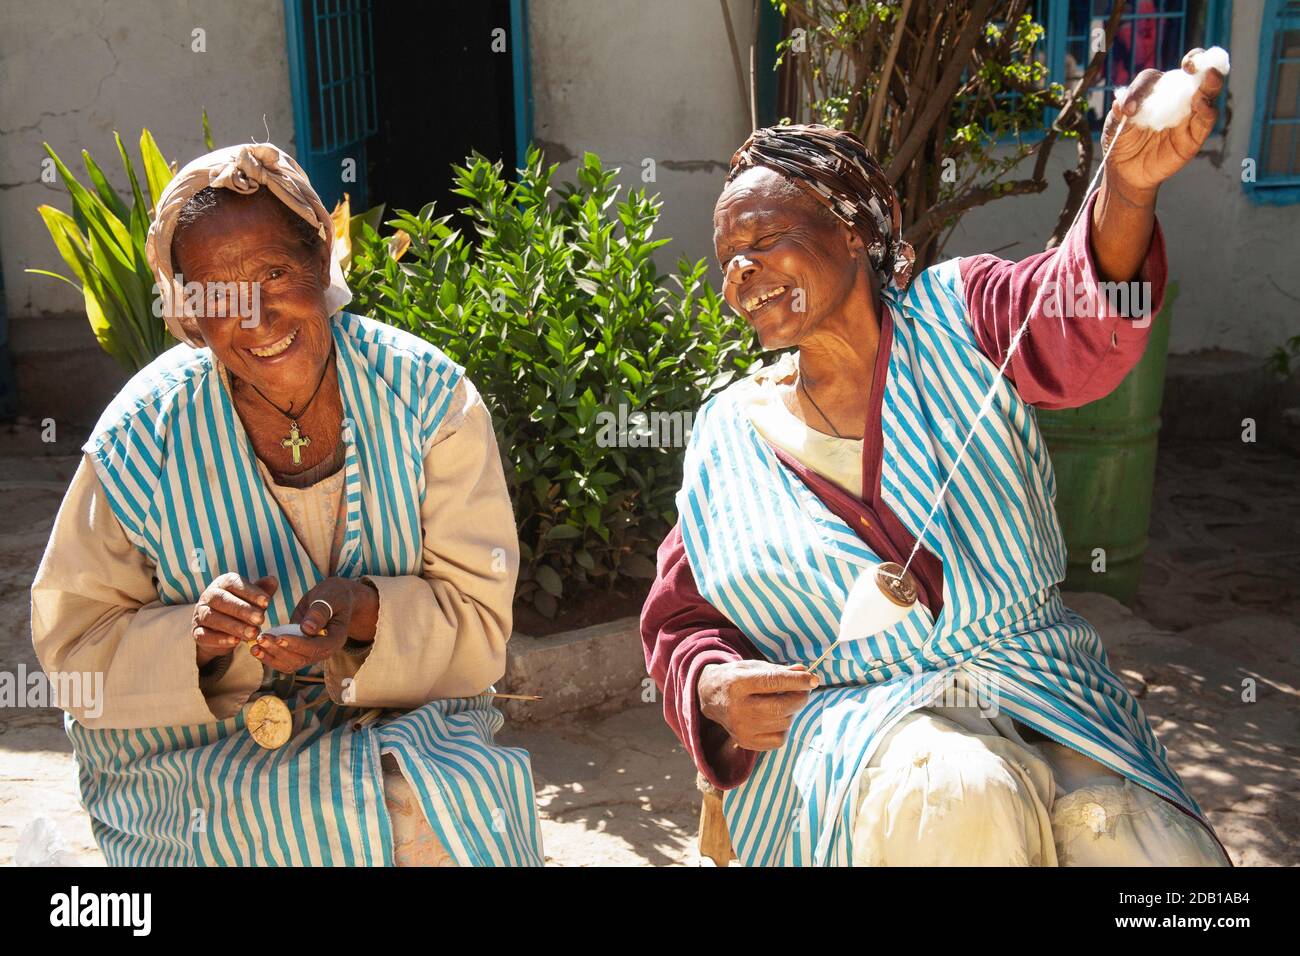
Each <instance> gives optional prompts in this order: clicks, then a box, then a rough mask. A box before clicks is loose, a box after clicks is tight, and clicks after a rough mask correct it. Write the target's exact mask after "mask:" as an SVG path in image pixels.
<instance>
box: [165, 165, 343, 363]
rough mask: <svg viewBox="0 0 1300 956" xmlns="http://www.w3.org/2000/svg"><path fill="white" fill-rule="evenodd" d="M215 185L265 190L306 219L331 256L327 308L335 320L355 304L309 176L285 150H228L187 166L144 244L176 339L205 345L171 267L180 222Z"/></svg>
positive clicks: (242, 190)
mask: <svg viewBox="0 0 1300 956" xmlns="http://www.w3.org/2000/svg"><path fill="white" fill-rule="evenodd" d="M208 186H212V187H213V188H216V189H231V190H234V191H235V192H237V193H242V194H244V195H249V194H251V193H255V192H257V191H258V190H259V189H261V188H262V187H263V186H265V187H266V188H267V189H269V190H271V192H272V194H273V195H274V196H275V198H276V199H278V200H280V202H282V203H284V205H285V206H287V207H288V208H289V210H290V211H292V212H293V213H295V214H296V215H299V216H301V217H302V218H303V219H305V220H307V222H308V223H310V224H311V225H312V226H314V227H315V229H316V234H317V235H318V236H320V238H321V240H322V241H323V242H324V243H325V252H326V255H328V256H329V263H330V284H329V288H327V289H326V290H325V308H326V310H327V311H328V313H329V314H330V315H333V314H334V313H335V312H337V311H338V310H339V309H341V308H343V307H344V306H345V305H347V304H348V303H349V302H351V301H352V292H351V290H349V289H348V284H347V282H346V281H344V279H343V270H342V268H341V267H340V266H339V263H338V262H337V261H336V260H335V258H334V224H333V222H332V221H331V220H330V216H329V212H328V211H327V210H326V209H325V206H324V205H323V204H322V203H321V201H320V197H319V196H318V195H316V190H314V189H312V188H311V183H310V182H309V181H308V180H307V174H306V173H304V172H303V171H302V167H301V166H299V165H298V164H297V163H295V162H294V161H293V159H292V158H291V157H290V156H289V154H288V153H286V152H285V151H284V150H282V149H280V147H278V146H273V145H272V144H271V143H246V144H244V145H243V146H226V147H224V148H223V149H218V150H215V151H213V152H211V153H208V154H206V155H204V156H200V157H199V158H198V159H196V160H194V161H193V162H190V163H188V164H187V165H186V166H185V168H184V169H182V170H181V171H180V172H179V173H177V174H176V175H175V176H174V177H173V178H172V181H171V182H170V183H168V184H167V188H166V189H164V190H163V194H162V195H161V196H159V197H158V206H157V209H156V210H155V211H154V219H153V224H152V225H150V226H149V236H148V238H147V239H146V240H145V259H146V260H148V262H149V268H150V269H151V270H152V271H153V275H154V278H155V279H156V280H157V281H158V286H159V288H160V289H161V290H162V309H163V319H164V320H166V322H167V328H168V330H169V331H170V332H171V334H172V335H173V336H175V337H176V338H177V339H179V340H180V341H182V342H185V343H186V344H188V345H192V346H194V347H195V348H201V347H202V346H203V344H204V343H203V339H202V337H201V336H200V335H199V334H198V329H197V328H196V327H195V325H194V323H193V321H192V320H189V321H187V320H188V319H189V317H188V316H187V315H186V313H185V290H184V287H183V286H182V285H181V284H180V283H179V282H177V281H176V272H175V269H174V268H173V267H172V238H173V237H174V236H175V234H176V220H177V218H178V217H179V216H180V212H181V210H182V209H183V208H185V204H186V203H187V202H189V201H190V200H191V199H192V198H193V197H194V194H195V193H197V192H199V191H200V190H202V189H205V188H207V187H208Z"/></svg>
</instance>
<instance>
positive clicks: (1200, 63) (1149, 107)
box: [1118, 46, 1228, 130]
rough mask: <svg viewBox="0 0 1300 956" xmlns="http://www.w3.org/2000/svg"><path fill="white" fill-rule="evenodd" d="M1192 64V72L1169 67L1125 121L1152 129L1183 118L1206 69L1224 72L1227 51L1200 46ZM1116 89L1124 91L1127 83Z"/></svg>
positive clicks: (1168, 124) (1166, 125)
mask: <svg viewBox="0 0 1300 956" xmlns="http://www.w3.org/2000/svg"><path fill="white" fill-rule="evenodd" d="M1192 68H1193V69H1194V70H1195V71H1196V72H1194V73H1188V72H1187V71H1186V70H1170V71H1169V72H1168V73H1164V74H1162V75H1161V77H1160V79H1158V80H1157V81H1156V85H1155V87H1154V88H1153V89H1152V90H1151V92H1150V94H1148V95H1147V98H1146V99H1145V100H1143V101H1142V107H1141V108H1140V109H1139V110H1138V111H1137V113H1136V114H1134V115H1133V116H1132V117H1131V118H1130V119H1129V122H1130V123H1132V124H1133V125H1135V126H1144V127H1146V128H1147V129H1154V130H1161V129H1169V128H1170V127H1171V126H1177V125H1179V124H1180V123H1182V122H1184V121H1185V120H1186V119H1187V117H1189V116H1191V115H1192V97H1193V96H1194V95H1195V94H1196V91H1197V90H1198V89H1200V88H1201V83H1202V82H1203V81H1204V80H1205V76H1206V72H1207V71H1208V70H1210V69H1215V70H1218V71H1219V72H1220V73H1222V74H1223V75H1224V76H1227V75H1228V51H1227V50H1225V49H1224V48H1223V47H1221V46H1212V47H1210V48H1209V49H1208V50H1202V51H1201V52H1200V53H1198V54H1196V55H1195V56H1194V57H1192ZM1118 92H1119V93H1120V94H1121V95H1127V94H1128V87H1122V88H1121V89H1120V90H1119V91H1118Z"/></svg>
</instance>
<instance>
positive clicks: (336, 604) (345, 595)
mask: <svg viewBox="0 0 1300 956" xmlns="http://www.w3.org/2000/svg"><path fill="white" fill-rule="evenodd" d="M331 611H332V612H333V613H332V614H331ZM378 616H379V593H378V592H377V591H376V590H375V588H374V586H373V585H370V584H367V583H365V582H364V581H358V580H353V579H351V578H326V579H325V580H324V581H322V582H321V583H320V584H318V585H316V586H315V587H314V588H312V589H311V590H310V591H308V592H307V593H306V594H304V595H303V596H302V599H301V600H299V601H298V606H297V607H296V608H294V612H293V617H292V618H291V620H293V621H294V622H296V623H297V624H298V626H299V627H301V628H302V632H303V635H304V636H303V637H293V636H288V635H275V634H262V635H261V636H260V637H258V639H257V644H256V645H255V646H254V648H253V656H254V657H256V658H257V659H258V660H260V661H264V662H265V663H267V664H270V665H271V667H273V668H274V669H275V670H277V671H280V672H281V673H285V674H292V673H294V672H295V671H298V670H301V669H302V668H304V667H306V666H308V665H309V664H315V663H318V662H320V661H324V660H326V659H327V658H329V657H330V656H331V655H333V654H336V653H338V652H339V651H340V650H341V649H342V648H343V645H344V644H345V643H346V642H347V640H348V638H349V637H352V638H353V639H354V640H358V641H372V640H374V637H375V622H376V620H377V619H378Z"/></svg>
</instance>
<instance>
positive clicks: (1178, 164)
mask: <svg viewBox="0 0 1300 956" xmlns="http://www.w3.org/2000/svg"><path fill="white" fill-rule="evenodd" d="M1202 52H1204V51H1203V50H1201V49H1200V48H1199V47H1198V48H1197V49H1195V50H1192V51H1190V52H1189V53H1188V54H1187V55H1186V56H1185V57H1183V62H1182V66H1181V67H1180V69H1184V70H1187V71H1188V72H1191V70H1190V69H1189V67H1190V65H1191V62H1192V57H1193V56H1195V55H1196V54H1198V53H1202ZM1161 76H1162V74H1161V72H1160V71H1159V70H1143V71H1142V72H1141V73H1139V74H1138V75H1137V78H1136V79H1135V80H1134V81H1133V85H1132V86H1130V87H1129V88H1128V93H1127V95H1126V96H1125V97H1124V98H1123V99H1122V100H1121V99H1120V98H1119V97H1116V98H1115V102H1114V104H1113V105H1112V106H1111V110H1110V114H1109V115H1108V116H1107V117H1106V125H1105V129H1104V130H1103V131H1102V135H1101V148H1102V154H1103V155H1105V154H1106V150H1108V149H1110V144H1111V141H1112V140H1115V131H1116V129H1118V128H1119V124H1120V121H1121V120H1123V119H1125V118H1131V117H1132V116H1133V115H1134V114H1135V113H1137V111H1138V109H1139V108H1140V107H1141V106H1142V101H1143V100H1145V99H1146V98H1147V97H1148V96H1150V95H1151V91H1152V90H1153V89H1154V88H1155V85H1156V81H1157V80H1159V79H1160V77H1161ZM1222 90H1223V74H1222V73H1220V72H1219V71H1218V70H1215V69H1209V70H1207V74H1206V77H1205V79H1204V80H1203V81H1202V82H1201V86H1200V88H1199V89H1198V90H1197V91H1196V92H1195V93H1194V94H1193V95H1192V112H1191V114H1190V115H1189V116H1188V117H1187V119H1185V120H1183V122H1181V123H1179V124H1178V125H1177V126H1171V127H1169V128H1168V129H1162V130H1152V129H1146V128H1144V127H1141V126H1134V125H1133V124H1132V123H1127V124H1125V126H1124V131H1123V133H1122V134H1121V135H1120V137H1119V139H1118V140H1116V141H1115V147H1114V149H1113V150H1111V152H1110V155H1109V156H1107V157H1106V179H1107V181H1108V182H1110V183H1112V184H1114V183H1115V181H1116V180H1118V181H1119V183H1120V184H1122V185H1125V186H1128V187H1130V188H1131V189H1132V190H1134V191H1136V192H1139V193H1140V192H1152V191H1154V190H1155V189H1156V187H1157V186H1159V185H1160V184H1161V183H1162V182H1164V181H1165V180H1166V179H1168V178H1169V177H1170V176H1172V175H1173V174H1174V173H1176V172H1178V170H1180V169H1182V168H1183V167H1184V166H1185V165H1187V163H1188V162H1189V161H1190V160H1191V159H1192V158H1193V157H1194V156H1195V155H1196V154H1197V153H1198V152H1200V149H1201V147H1202V146H1203V145H1204V144H1205V141H1206V140H1207V139H1209V137H1210V133H1211V132H1212V131H1213V130H1214V123H1215V120H1216V119H1218V116H1219V110H1218V106H1217V105H1216V101H1217V100H1218V98H1219V93H1220V92H1221V91H1222Z"/></svg>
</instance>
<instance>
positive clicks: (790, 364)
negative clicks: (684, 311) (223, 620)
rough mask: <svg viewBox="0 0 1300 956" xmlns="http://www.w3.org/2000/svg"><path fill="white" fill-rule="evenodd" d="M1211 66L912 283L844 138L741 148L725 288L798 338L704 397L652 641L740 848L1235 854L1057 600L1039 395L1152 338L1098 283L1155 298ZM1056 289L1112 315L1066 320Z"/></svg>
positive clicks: (806, 131)
mask: <svg viewBox="0 0 1300 956" xmlns="http://www.w3.org/2000/svg"><path fill="white" fill-rule="evenodd" d="M1154 78H1155V74H1153V75H1149V76H1147V77H1145V78H1144V80H1143V81H1142V82H1141V83H1139V84H1138V85H1136V86H1135V87H1134V90H1133V91H1132V94H1131V95H1130V96H1129V97H1128V98H1127V99H1125V100H1124V102H1123V103H1122V105H1117V106H1116V107H1115V110H1114V112H1113V113H1112V115H1111V116H1110V118H1109V119H1110V125H1109V127H1108V131H1107V134H1106V137H1105V139H1104V144H1103V145H1104V146H1105V147H1107V148H1108V147H1109V146H1110V142H1111V140H1112V139H1114V138H1115V129H1116V125H1117V123H1118V122H1119V119H1120V117H1121V116H1124V115H1130V114H1131V113H1132V112H1133V111H1135V110H1136V109H1137V107H1138V106H1139V105H1140V102H1141V100H1142V98H1143V97H1144V96H1145V95H1146V91H1147V90H1149V88H1150V85H1151V83H1152V82H1153V81H1154ZM1220 85H1221V81H1220V79H1219V78H1218V77H1217V74H1216V75H1215V79H1214V80H1213V81H1207V84H1206V88H1205V90H1204V91H1203V92H1204V93H1205V95H1203V96H1201V97H1200V98H1199V100H1198V102H1197V103H1196V108H1195V112H1194V113H1193V115H1192V116H1191V117H1190V118H1189V120H1188V121H1187V122H1186V123H1185V124H1184V125H1183V126H1181V127H1178V128H1174V129H1170V130H1167V131H1165V132H1163V133H1153V132H1150V131H1148V130H1144V129H1137V128H1126V129H1124V130H1123V131H1122V132H1121V133H1120V135H1119V138H1118V140H1117V141H1116V145H1115V148H1114V151H1113V152H1112V153H1111V154H1110V155H1109V157H1108V160H1107V164H1106V173H1105V184H1104V186H1103V187H1102V189H1101V190H1100V191H1099V193H1098V194H1096V195H1095V196H1093V197H1092V198H1091V199H1090V201H1089V202H1088V204H1087V205H1086V207H1085V209H1084V211H1083V216H1082V218H1081V219H1080V220H1078V221H1077V222H1076V225H1075V227H1074V228H1072V229H1071V230H1070V232H1069V234H1068V235H1067V236H1066V238H1065V241H1064V242H1063V243H1062V245H1061V246H1060V247H1059V248H1057V249H1054V250H1052V251H1050V252H1045V253H1042V254H1039V255H1035V256H1031V257H1030V258H1028V259H1025V260H1023V261H1021V262H1018V263H1016V262H1007V261H1003V260H1000V259H997V258H994V257H992V256H988V255H982V256H974V257H971V258H963V259H957V260H952V261H949V262H944V263H942V264H940V265H937V266H934V267H932V268H930V269H927V270H925V271H924V272H922V273H921V274H920V275H919V276H916V277H915V278H913V277H912V276H911V271H912V260H913V254H912V250H911V248H910V247H909V246H908V245H907V244H906V243H905V242H903V241H902V237H901V232H900V210H899V205H898V200H897V198H896V197H895V195H894V192H893V190H892V189H891V188H890V186H889V185H888V182H887V180H886V179H885V176H884V173H883V171H882V170H881V168H880V166H878V165H877V164H876V162H875V161H874V160H873V158H872V157H871V156H870V154H868V152H867V151H866V149H865V147H863V145H862V144H861V143H860V142H859V141H858V140H857V139H856V138H854V137H853V136H851V135H849V134H847V133H842V132H837V131H834V130H830V129H827V128H825V127H818V126H791V127H774V128H771V129H761V130H758V131H756V132H755V133H754V134H753V135H752V136H751V137H750V138H749V140H748V141H747V142H746V143H745V144H744V146H743V147H741V149H740V150H739V151H738V152H737V153H736V154H735V156H734V157H733V158H732V163H731V172H730V175H729V176H728V179H727V185H726V187H725V189H724V190H723V192H722V195H721V197H720V198H719V200H718V202H717V206H716V208H715V211H714V220H713V221H714V240H715V244H716V249H717V255H718V261H719V263H720V264H721V266H722V267H723V269H724V272H725V295H726V300H727V302H728V303H729V304H730V305H731V306H732V308H733V309H735V310H736V311H737V312H738V313H739V314H740V315H742V316H743V317H744V318H745V319H747V320H748V321H749V322H750V324H751V325H753V327H754V328H755V330H756V331H757V334H758V337H759V339H760V341H761V343H762V345H763V347H764V348H765V349H793V351H792V352H791V353H790V354H787V355H786V356H784V357H782V358H781V359H780V360H779V361H777V362H776V363H775V364H774V365H771V366H769V367H767V368H765V369H763V370H762V371H760V372H758V373H757V374H755V375H753V376H751V377H750V378H748V379H746V380H744V381H741V382H738V383H737V384H735V385H733V386H731V387H730V388H728V389H727V390H726V391H724V392H723V393H721V394H720V395H718V396H715V397H714V398H713V399H711V400H710V401H709V402H708V403H707V404H706V405H705V406H704V408H703V409H702V410H701V412H700V414H699V416H698V417H697V419H696V421H695V427H694V430H693V433H692V435H691V443H690V446H689V450H688V453H687V456H686V463H685V469H684V472H685V473H684V479H683V485H682V489H681V492H680V494H679V496H678V511H679V515H680V517H679V520H678V524H677V526H676V527H675V528H674V529H673V531H672V532H671V533H670V535H669V537H668V539H667V540H666V541H665V542H664V544H663V546H662V547H661V549H660V552H659V566H658V578H657V580H656V582H655V585H654V587H653V589H652V591H651V593H650V596H649V598H648V599H647V602H646V605H645V609H644V612H643V616H642V636H643V640H644V643H645V652H646V661H647V666H648V668H649V671H650V673H651V675H652V676H653V677H654V679H655V680H656V682H657V683H658V684H659V686H660V687H661V689H662V691H663V694H664V701H665V703H664V707H665V715H666V717H667V719H668V722H669V723H670V725H671V726H672V728H673V729H674V731H675V732H676V733H677V734H678V736H679V737H680V739H681V740H682V742H683V744H684V745H685V746H686V748H687V749H688V751H689V753H690V754H691V755H692V757H693V758H694V760H695V762H696V764H697V766H698V767H699V769H700V771H701V773H702V775H703V776H704V777H705V778H707V780H708V782H709V783H710V784H712V786H713V787H715V788H717V789H721V790H723V791H725V792H724V794H723V798H722V811H723V813H724V815H725V820H726V825H727V829H728V830H729V832H730V838H731V842H732V845H733V846H734V853H735V855H736V857H737V858H738V859H739V860H740V861H741V862H742V863H744V864H746V865H765V864H784V865H848V864H852V865H868V866H869V865H877V866H881V865H940V864H992V865H1043V866H1052V865H1089V864H1105V865H1119V864H1173V865H1190V864H1197V865H1200V864H1204V865H1223V864H1224V863H1225V862H1226V858H1225V855H1224V853H1223V851H1222V849H1221V847H1220V845H1219V843H1218V841H1217V839H1216V838H1215V836H1214V835H1213V832H1212V830H1211V829H1210V827H1209V825H1208V824H1207V823H1206V821H1205V818H1204V816H1203V814H1202V813H1201V811H1200V809H1199V808H1198V806H1197V804H1196V802H1195V801H1194V800H1193V799H1192V797H1191V796H1190V795H1189V794H1188V793H1187V791H1186V789H1185V788H1184V787H1183V785H1182V783H1181V782H1180V781H1179V778H1178V776H1177V774H1176V773H1175V772H1174V771H1173V770H1172V769H1171V768H1170V766H1169V763H1168V762H1167V760H1166V758H1165V752H1164V748H1163V747H1162V746H1161V745H1160V743H1159V742H1158V741H1157V740H1156V738H1155V736H1154V735H1153V733H1152V731H1151V728H1150V727H1149V725H1148V723H1147V720H1146V718H1145V717H1144V716H1143V714H1142V711H1141V709H1140V708H1139V707H1138V705H1137V703H1136V701H1135V700H1134V699H1133V697H1132V696H1131V695H1130V694H1129V692H1128V691H1127V690H1126V689H1125V688H1124V685H1123V684H1122V683H1121V682H1120V680H1119V679H1118V678H1117V677H1116V676H1115V675H1114V674H1113V673H1112V672H1111V671H1110V670H1109V668H1108V667H1107V664H1106V657H1105V653H1104V651H1103V649H1102V646H1101V642H1100V639H1099V638H1098V635H1097V632H1096V631H1095V630H1094V629H1093V628H1092V627H1091V626H1089V625H1088V623H1087V622H1086V621H1084V620H1082V619H1081V618H1079V617H1078V616H1077V615H1075V614H1074V613H1072V612H1071V611H1069V610H1068V609H1066V608H1065V607H1064V606H1062V603H1061V598H1060V594H1059V591H1058V584H1059V582H1060V581H1061V580H1062V578H1063V576H1064V570H1065V546H1064V542H1063V540H1062V537H1061V532H1060V528H1059V526H1058V523H1057V519H1056V516H1055V512H1054V510H1053V507H1052V499H1053V496H1054V493H1055V491H1054V479H1053V475H1052V468H1051V463H1050V461H1049V459H1048V455H1047V451H1046V449H1045V447H1044V445H1043V440H1042V436H1041V435H1040V434H1039V431H1038V428H1037V426H1036V424H1035V417H1034V413H1033V411H1032V408H1033V407H1034V406H1037V407H1041V408H1063V407H1070V406H1076V405H1081V404H1083V403H1085V402H1089V401H1092V400H1094V399H1097V398H1100V397H1101V396H1103V395H1105V394H1107V393H1108V392H1109V391H1110V390H1111V389H1113V388H1114V387H1115V386H1116V385H1117V384H1118V383H1119V382H1120V380H1121V379H1122V378H1123V377H1124V375H1125V374H1126V373H1127V372H1128V371H1129V369H1130V368H1131V367H1132V366H1133V365H1134V364H1135V363H1136V361H1137V359H1138V358H1139V356H1140V355H1141V352H1142V349H1143V346H1144V343H1145V340H1146V336H1147V334H1148V328H1147V327H1148V326H1149V324H1150V323H1149V321H1134V319H1131V318H1128V317H1125V316H1121V315H1117V314H1115V312H1114V310H1112V309H1111V308H1110V306H1109V304H1108V302H1107V301H1105V298H1104V296H1103V295H1102V292H1101V289H1100V288H1099V285H1098V283H1099V281H1100V280H1102V279H1105V280H1114V281H1128V280H1134V279H1137V280H1140V281H1145V282H1150V283H1152V285H1153V286H1154V287H1155V289H1156V290H1157V293H1160V292H1161V291H1162V290H1163V286H1164V281H1165V257H1164V240H1163V238H1162V236H1161V233H1160V229H1159V227H1158V226H1157V224H1156V222H1155V216H1154V207H1155V198H1156V189H1157V187H1158V186H1159V184H1160V182H1161V181H1162V180H1164V179H1166V178H1168V177H1169V176H1170V175H1172V174H1173V173H1174V172H1175V171H1176V170H1177V169H1179V168H1180V167H1181V166H1182V165H1183V163H1184V162H1185V161H1186V158H1187V157H1190V156H1193V155H1195V153H1196V150H1197V148H1198V146H1199V144H1200V143H1201V142H1203V141H1204V139H1205V137H1206V136H1207V135H1208V134H1209V131H1210V129H1211V127H1212V126H1213V123H1214V115H1215V107H1214V103H1213V100H1214V97H1215V95H1217V92H1218V87H1219V86H1220ZM1062 294H1065V295H1069V296H1071V299H1072V302H1073V299H1074V297H1075V296H1079V297H1081V298H1082V299H1084V300H1087V301H1089V302H1091V303H1093V304H1094V305H1095V306H1096V310H1095V311H1094V312H1092V313H1090V317H1087V318H1070V319H1067V320H1066V321H1062V320H1061V318H1060V316H1061V315H1063V314H1065V313H1064V312H1063V311H1062V302H1061V300H1060V299H1059V296H1060V295H1062ZM1159 306H1160V302H1159V301H1158V296H1157V301H1156V302H1155V303H1154V307H1155V309H1158V308H1159ZM1069 314H1070V315H1075V314H1077V313H1075V312H1070V313H1069ZM1024 323H1032V326H1031V329H1030V331H1029V334H1028V335H1027V336H1026V337H1025V338H1024V339H1023V340H1021V341H1020V342H1019V348H1018V349H1017V350H1015V353H1014V354H1013V355H1012V357H1011V358H1010V360H1009V361H1007V351H1008V348H1009V343H1010V341H1011V339H1012V336H1013V335H1014V333H1015V332H1016V331H1017V330H1018V329H1020V328H1021V326H1022V325H1023V324H1024ZM1004 365H1005V372H1004V374H1001V375H1000V374H999V371H1000V369H1001V368H1002V367H1003V366H1004ZM986 395H987V396H988V398H989V402H990V404H988V405H987V407H985V408H984V411H983V413H981V407H982V406H984V405H985V398H986ZM968 437H969V447H968V448H967V449H966V451H965V454H964V455H963V454H962V448H963V446H964V445H965V444H966V443H967V440H968ZM932 510H933V512H934V514H933V516H931V512H932ZM913 555H914V557H913ZM909 559H911V560H910V568H909V570H908V573H907V574H906V575H905V576H904V584H905V588H908V589H914V590H915V592H916V594H917V595H919V603H918V605H917V607H916V610H915V612H914V613H911V614H908V615H907V616H905V617H903V619H902V621H901V622H900V623H897V624H895V625H894V626H892V627H889V628H888V629H885V630H884V631H883V632H882V633H879V634H876V635H875V636H872V637H870V638H868V639H866V640H855V641H852V642H845V643H840V644H836V639H837V627H838V622H839V620H840V616H841V611H842V609H843V607H844V604H845V598H846V594H847V592H848V590H849V587H850V586H851V585H852V584H853V582H854V581H855V579H857V578H858V576H859V575H860V574H862V573H863V572H864V570H866V569H873V568H874V567H875V566H876V563H877V562H885V561H893V562H897V563H898V564H902V565H907V564H908V563H909ZM827 650H830V654H829V655H828V656H827V657H826V659H825V660H824V662H820V663H819V662H818V661H819V658H821V656H822V655H823V653H824V652H826V651H827ZM814 664H815V665H816V666H815V667H814V666H812V665H814ZM976 702H978V706H972V704H973V703H976Z"/></svg>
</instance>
